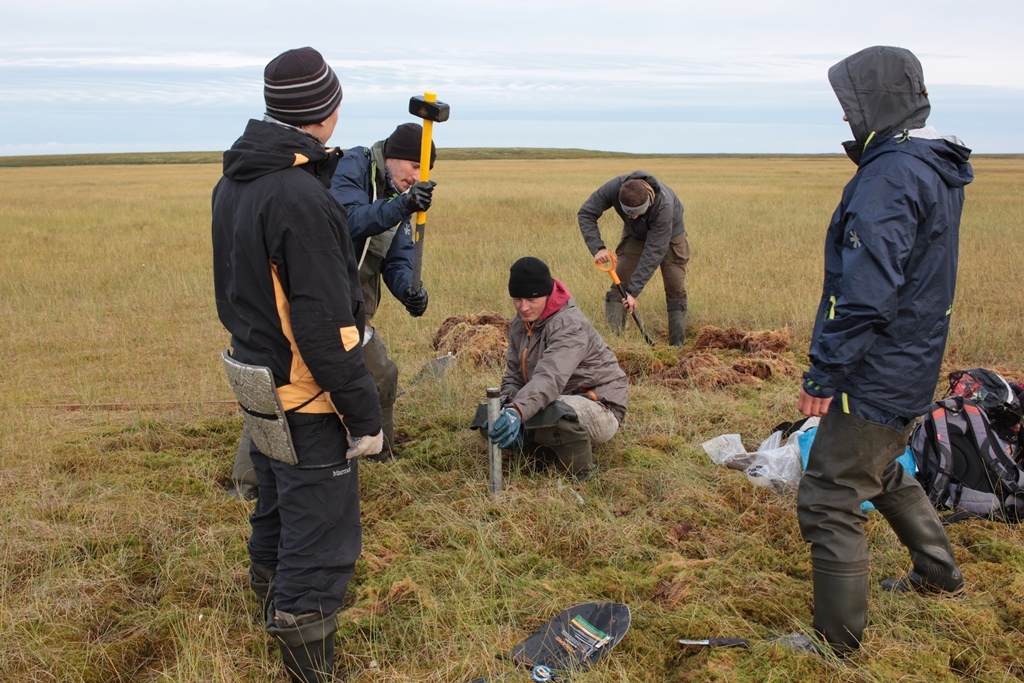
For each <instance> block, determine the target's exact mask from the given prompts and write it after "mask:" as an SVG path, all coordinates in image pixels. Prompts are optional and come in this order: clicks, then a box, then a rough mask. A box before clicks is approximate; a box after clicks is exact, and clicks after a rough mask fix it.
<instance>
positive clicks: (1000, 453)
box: [963, 399, 1021, 493]
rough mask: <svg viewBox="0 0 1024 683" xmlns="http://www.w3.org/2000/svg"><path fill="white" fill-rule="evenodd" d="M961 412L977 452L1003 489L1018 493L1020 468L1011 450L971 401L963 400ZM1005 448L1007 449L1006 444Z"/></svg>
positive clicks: (1019, 489)
mask: <svg viewBox="0 0 1024 683" xmlns="http://www.w3.org/2000/svg"><path fill="white" fill-rule="evenodd" d="M963 412H964V414H965V415H966V416H967V424H968V425H969V426H970V431H971V435H972V436H973V438H974V443H975V445H976V446H977V447H978V453H980V454H981V457H982V459H983V461H984V463H985V466H986V467H987V468H988V470H989V472H991V473H992V474H994V475H995V476H996V477H997V478H998V479H999V483H1000V484H1001V486H1002V488H1003V490H1004V491H1006V492H1008V493H1020V491H1021V487H1020V483H1019V482H1018V481H1017V479H1018V476H1019V474H1020V470H1019V469H1018V467H1017V464H1016V463H1015V462H1014V461H1013V458H1012V452H1008V451H1006V450H1003V449H1004V446H1003V442H1002V441H1001V440H1000V439H999V437H997V436H996V435H995V432H994V431H993V430H992V426H991V425H990V424H989V423H988V421H987V420H986V419H985V416H984V415H983V414H982V411H981V408H979V407H978V406H977V405H976V404H975V403H974V402H973V401H971V400H969V399H968V400H964V402H963ZM1005 448H1007V449H1009V448H1010V447H1009V446H1008V445H1007V446H1005Z"/></svg>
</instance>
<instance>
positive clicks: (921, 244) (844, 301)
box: [804, 48, 974, 418]
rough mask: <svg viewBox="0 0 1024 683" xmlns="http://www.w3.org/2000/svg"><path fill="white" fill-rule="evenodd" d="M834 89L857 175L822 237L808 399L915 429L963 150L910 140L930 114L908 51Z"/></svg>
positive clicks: (945, 326) (942, 301) (947, 279)
mask: <svg viewBox="0 0 1024 683" xmlns="http://www.w3.org/2000/svg"><path fill="white" fill-rule="evenodd" d="M829 79H830V81H831V82H832V84H833V88H834V89H835V91H836V95H837V96H838V97H839V101H840V104H841V105H842V107H843V111H844V112H846V114H847V117H848V118H849V120H850V123H851V128H852V129H853V132H854V137H855V138H856V140H855V144H847V145H846V147H847V149H848V150H849V151H851V157H853V158H855V159H856V160H857V161H858V169H857V173H856V174H855V175H854V176H853V178H852V179H851V180H850V182H849V183H848V184H847V185H846V188H845V189H844V190H843V197H842V200H841V201H840V203H839V206H838V207H837V208H836V211H835V213H834V215H833V216H832V221H831V224H830V225H829V228H828V234H827V236H826V238H825V279H824V286H823V290H822V297H821V304H820V306H819V310H818V316H817V319H816V322H815V327H814V334H813V337H812V342H811V347H810V353H809V355H810V360H811V367H810V369H809V370H808V372H807V373H805V375H804V390H805V391H807V392H808V393H809V394H811V395H812V396H820V397H825V396H831V395H833V394H834V393H835V392H837V391H838V392H843V393H848V394H850V395H851V396H854V397H856V398H859V399H861V400H864V401H867V402H868V403H871V404H873V405H876V406H878V407H880V408H883V409H885V410H888V411H891V412H893V413H895V414H897V415H901V416H903V417H906V418H913V417H916V416H917V415H920V414H922V413H923V412H924V410H925V408H926V407H927V405H928V404H929V403H931V401H932V398H933V395H934V392H935V384H936V381H937V379H938V375H939V368H940V365H941V362H942V355H943V352H944V350H945V345H946V337H947V334H948V332H949V320H950V313H951V310H952V305H953V295H954V291H955V287H956V273H957V254H958V249H959V231H960V214H961V211H962V209H963V203H964V186H966V185H967V184H968V183H970V182H971V180H973V177H974V175H973V171H972V169H971V165H970V164H969V163H968V161H967V160H968V158H969V156H970V150H969V149H967V148H966V147H964V146H962V145H961V144H959V141H955V139H953V140H950V139H945V138H938V137H937V136H934V135H931V136H928V130H930V129H925V130H914V129H909V130H907V129H908V128H909V127H911V126H913V127H916V128H920V127H921V126H922V125H923V123H924V117H925V116H927V113H928V106H927V96H926V95H925V94H924V83H923V76H922V73H921V65H920V63H918V61H917V59H916V58H914V56H913V55H912V54H910V53H909V52H907V51H906V50H902V49H899V48H869V49H868V50H865V51H863V52H860V53H857V54H856V55H853V56H852V57H850V58H848V59H846V60H844V61H843V62H840V63H839V64H837V65H836V66H834V67H832V69H831V70H830V71H829ZM904 131H905V132H904ZM873 133H874V134H873ZM921 135H925V136H927V137H918V136H921Z"/></svg>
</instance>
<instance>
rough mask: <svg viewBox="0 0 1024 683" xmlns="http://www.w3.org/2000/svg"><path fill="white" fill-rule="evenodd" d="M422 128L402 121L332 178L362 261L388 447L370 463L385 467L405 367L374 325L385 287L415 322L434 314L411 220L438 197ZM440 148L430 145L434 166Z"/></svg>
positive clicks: (368, 351) (349, 156) (368, 349)
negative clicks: (424, 178)
mask: <svg viewBox="0 0 1024 683" xmlns="http://www.w3.org/2000/svg"><path fill="white" fill-rule="evenodd" d="M422 137H423V127H422V126H421V125H420V124H418V123H403V124H401V125H399V126H398V127H397V128H395V130H394V132H392V133H391V135H389V136H388V137H387V138H385V139H384V140H381V141H379V142H377V143H375V144H373V145H372V146H371V147H353V148H352V149H350V150H348V151H347V152H345V156H343V157H342V158H341V161H339V162H338V168H337V170H335V172H334V177H333V178H331V194H332V195H334V198H335V199H337V200H338V202H339V203H341V205H342V206H344V207H345V211H346V212H347V213H348V225H349V234H350V235H351V236H352V244H353V246H354V247H355V250H356V255H357V258H358V259H359V283H360V285H361V286H362V291H363V301H364V302H365V303H366V322H367V334H366V337H365V339H364V341H363V359H364V360H365V361H366V367H367V368H369V370H370V374H371V375H373V381H374V382H375V383H376V385H377V392H378V394H379V395H380V410H381V416H382V423H381V424H382V426H383V429H384V449H383V450H382V451H381V453H380V455H377V456H370V457H369V458H367V459H368V460H376V461H379V462H385V461H388V460H391V459H394V458H396V457H397V454H396V452H395V421H394V412H395V401H396V400H397V398H398V366H397V365H396V364H395V362H394V361H393V360H391V358H390V357H389V356H388V351H387V347H385V345H384V341H383V339H382V338H381V335H380V331H379V330H378V329H377V328H376V327H374V326H372V325H371V324H370V323H371V320H372V319H373V315H374V313H376V311H377V307H378V306H379V305H380V303H381V298H382V295H383V287H382V284H383V285H386V286H387V288H388V291H390V292H391V295H392V296H394V297H395V298H396V299H398V301H399V302H400V303H401V304H402V305H403V306H405V309H406V311H408V312H409V315H411V316H412V317H414V318H418V317H420V316H421V315H423V314H424V313H425V312H426V310H427V301H428V298H427V290H426V289H424V288H423V287H422V286H419V287H413V281H412V275H413V273H412V271H413V243H412V218H413V216H414V215H415V214H416V212H417V211H426V210H427V209H429V208H430V205H431V203H432V200H433V190H434V183H433V182H420V145H421V140H422ZM436 159H437V149H436V148H435V147H434V144H433V142H431V145H430V168H433V167H434V161H435V160H436Z"/></svg>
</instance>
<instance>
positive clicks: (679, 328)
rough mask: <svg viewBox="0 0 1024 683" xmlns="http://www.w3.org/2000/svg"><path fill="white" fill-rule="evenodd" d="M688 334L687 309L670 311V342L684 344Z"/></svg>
mask: <svg viewBox="0 0 1024 683" xmlns="http://www.w3.org/2000/svg"><path fill="white" fill-rule="evenodd" d="M685 336H686V309H685V308H684V309H683V310H681V311H669V312H668V343H669V344H671V345H672V346H682V345H683V338H684V337H685Z"/></svg>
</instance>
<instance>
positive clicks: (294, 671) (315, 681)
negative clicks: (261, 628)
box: [267, 611, 338, 683]
mask: <svg viewBox="0 0 1024 683" xmlns="http://www.w3.org/2000/svg"><path fill="white" fill-rule="evenodd" d="M336 630H338V617H337V613H334V614H331V615H329V616H327V617H324V616H323V615H320V614H300V615H298V616H294V615H292V614H288V613H287V612H280V611H275V612H274V618H273V620H272V621H271V622H270V623H269V624H268V626H267V633H269V634H270V635H271V636H273V637H274V638H276V639H277V641H278V644H279V645H280V646H281V659H282V660H283V661H284V667H285V669H287V670H288V676H289V677H290V678H291V680H292V683H327V682H328V681H333V680H334V632H335V631H336Z"/></svg>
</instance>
